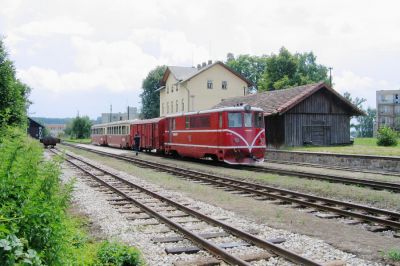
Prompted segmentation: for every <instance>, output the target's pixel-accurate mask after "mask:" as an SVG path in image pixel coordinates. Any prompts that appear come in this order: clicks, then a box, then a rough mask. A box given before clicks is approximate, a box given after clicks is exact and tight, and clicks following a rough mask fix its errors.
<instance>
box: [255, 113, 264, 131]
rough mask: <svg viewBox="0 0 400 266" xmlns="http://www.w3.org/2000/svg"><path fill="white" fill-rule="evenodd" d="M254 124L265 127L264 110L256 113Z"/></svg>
mask: <svg viewBox="0 0 400 266" xmlns="http://www.w3.org/2000/svg"><path fill="white" fill-rule="evenodd" d="M254 126H255V127H257V128H263V127H264V116H263V113H262V112H256V113H254Z"/></svg>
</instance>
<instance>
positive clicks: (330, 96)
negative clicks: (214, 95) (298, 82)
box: [215, 82, 364, 147]
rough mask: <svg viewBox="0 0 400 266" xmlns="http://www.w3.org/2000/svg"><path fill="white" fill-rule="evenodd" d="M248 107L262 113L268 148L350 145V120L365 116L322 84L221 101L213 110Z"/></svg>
mask: <svg viewBox="0 0 400 266" xmlns="http://www.w3.org/2000/svg"><path fill="white" fill-rule="evenodd" d="M242 104H249V105H251V106H256V107H260V108H262V109H263V110H264V119H265V131H266V137H267V145H268V146H270V147H279V146H282V145H285V146H302V145H305V144H310V145H340V144H349V143H350V118H351V117H352V116H358V115H364V112H363V111H361V110H360V109H358V108H357V107H356V106H354V105H353V104H352V103H351V102H349V101H348V100H347V99H346V98H344V97H343V96H342V95H340V94H339V93H338V92H336V91H335V90H334V89H332V88H331V87H330V86H329V85H327V84H325V83H323V82H321V83H315V84H308V85H304V86H299V87H293V88H288V89H283V90H275V91H266V92H262V93H257V94H253V95H248V96H243V97H235V98H229V99H225V100H223V101H222V102H221V103H219V104H218V105H217V106H215V107H222V106H234V105H242Z"/></svg>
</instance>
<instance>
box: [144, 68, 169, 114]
mask: <svg viewBox="0 0 400 266" xmlns="http://www.w3.org/2000/svg"><path fill="white" fill-rule="evenodd" d="M165 69H166V66H157V67H156V68H155V69H153V70H151V71H150V72H149V74H148V75H147V77H146V78H145V79H144V80H143V84H142V88H143V92H142V93H141V94H140V98H141V99H142V113H141V116H142V118H145V119H147V118H154V117H158V116H159V115H160V92H158V91H156V90H157V89H158V88H159V87H160V82H161V79H162V77H163V75H164V72H165Z"/></svg>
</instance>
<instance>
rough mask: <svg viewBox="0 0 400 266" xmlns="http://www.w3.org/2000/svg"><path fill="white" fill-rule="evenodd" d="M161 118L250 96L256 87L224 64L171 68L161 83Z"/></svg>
mask: <svg viewBox="0 0 400 266" xmlns="http://www.w3.org/2000/svg"><path fill="white" fill-rule="evenodd" d="M160 85H161V87H160V88H159V89H158V91H159V92H160V116H165V115H168V114H176V113H182V112H191V111H200V110H206V109H210V108H212V107H213V106H214V105H216V104H218V103H219V102H220V101H221V100H222V99H224V98H228V97H235V96H243V95H247V94H248V87H250V86H252V85H253V84H252V83H251V82H250V81H248V80H247V79H246V78H244V77H243V76H242V75H240V74H239V73H237V72H235V71H234V70H233V69H231V68H230V67H228V66H227V65H225V64H224V63H222V62H215V63H212V61H211V60H210V61H208V64H206V63H203V64H202V65H198V66H197V68H196V67H181V66H169V67H167V69H166V70H165V72H164V76H163V78H162V81H161V84H160Z"/></svg>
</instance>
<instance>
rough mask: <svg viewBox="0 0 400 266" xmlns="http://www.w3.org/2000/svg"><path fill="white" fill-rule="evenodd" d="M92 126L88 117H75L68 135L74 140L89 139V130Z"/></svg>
mask: <svg viewBox="0 0 400 266" xmlns="http://www.w3.org/2000/svg"><path fill="white" fill-rule="evenodd" d="M91 126H92V122H91V121H90V119H89V117H87V116H83V117H79V116H77V117H76V118H74V119H73V120H72V123H71V128H70V131H68V133H69V135H70V136H71V137H72V138H76V139H86V138H89V137H90V128H91Z"/></svg>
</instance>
